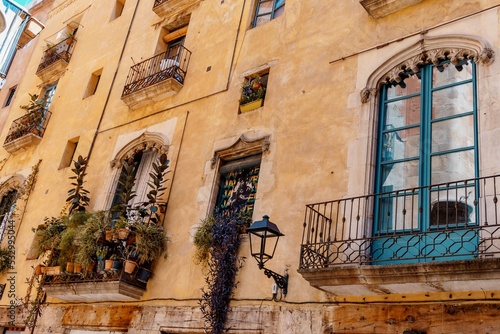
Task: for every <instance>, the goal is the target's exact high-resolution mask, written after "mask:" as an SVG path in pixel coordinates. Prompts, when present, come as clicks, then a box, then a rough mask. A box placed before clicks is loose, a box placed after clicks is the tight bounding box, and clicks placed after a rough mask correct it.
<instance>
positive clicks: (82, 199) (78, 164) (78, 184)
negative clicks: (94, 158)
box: [66, 155, 90, 214]
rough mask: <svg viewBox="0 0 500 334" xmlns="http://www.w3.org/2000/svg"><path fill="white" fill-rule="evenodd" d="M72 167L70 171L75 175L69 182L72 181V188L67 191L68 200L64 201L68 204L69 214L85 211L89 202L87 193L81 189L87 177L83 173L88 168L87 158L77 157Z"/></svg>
mask: <svg viewBox="0 0 500 334" xmlns="http://www.w3.org/2000/svg"><path fill="white" fill-rule="evenodd" d="M74 166H75V168H73V169H71V170H72V171H73V173H74V174H75V175H74V176H71V177H70V179H71V180H74V182H72V183H71V185H72V186H74V188H72V189H70V190H68V198H67V199H66V202H68V203H70V206H69V209H68V211H69V214H71V213H72V212H74V211H85V210H86V207H87V206H88V205H89V202H90V198H89V196H88V195H89V192H88V190H86V189H85V188H84V187H83V184H84V183H85V181H84V178H85V175H87V173H85V171H86V169H87V166H88V158H84V157H82V156H81V155H80V156H78V159H77V160H75V161H74Z"/></svg>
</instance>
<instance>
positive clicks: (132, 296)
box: [43, 281, 144, 301]
mask: <svg viewBox="0 0 500 334" xmlns="http://www.w3.org/2000/svg"><path fill="white" fill-rule="evenodd" d="M43 289H44V290H45V292H46V293H47V295H48V296H49V297H53V298H58V299H62V300H70V301H133V300H139V299H140V298H141V297H142V295H143V294H144V290H143V289H141V288H139V287H136V286H133V285H130V284H127V283H125V282H121V281H111V282H86V283H85V282H83V283H58V284H45V285H44V287H43Z"/></svg>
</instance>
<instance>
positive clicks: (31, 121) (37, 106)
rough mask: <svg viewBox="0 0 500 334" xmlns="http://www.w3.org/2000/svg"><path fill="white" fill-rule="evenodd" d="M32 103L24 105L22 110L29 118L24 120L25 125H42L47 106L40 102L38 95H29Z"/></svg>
mask: <svg viewBox="0 0 500 334" xmlns="http://www.w3.org/2000/svg"><path fill="white" fill-rule="evenodd" d="M29 96H30V101H29V102H28V104H25V105H22V106H21V109H23V110H24V111H25V112H26V115H27V117H26V118H24V119H23V121H24V122H26V124H25V125H40V124H41V123H42V120H43V116H44V114H45V106H44V103H43V101H42V100H38V95H37V94H29Z"/></svg>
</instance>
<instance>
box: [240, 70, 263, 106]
mask: <svg viewBox="0 0 500 334" xmlns="http://www.w3.org/2000/svg"><path fill="white" fill-rule="evenodd" d="M268 78H269V72H268V71H264V72H260V73H255V74H253V75H251V76H249V77H246V78H245V81H244V83H243V86H242V88H241V97H240V114H241V113H245V112H247V111H252V110H255V109H258V108H260V107H262V106H263V105H264V99H265V97H266V90H267V81H268Z"/></svg>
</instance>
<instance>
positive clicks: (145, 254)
mask: <svg viewBox="0 0 500 334" xmlns="http://www.w3.org/2000/svg"><path fill="white" fill-rule="evenodd" d="M135 234H136V240H135V251H136V252H137V260H138V262H139V264H144V263H147V262H152V261H154V260H155V259H156V258H158V257H159V256H160V255H161V254H162V253H163V252H164V251H165V249H166V247H167V238H166V237H165V232H164V230H163V227H162V226H158V225H155V224H148V223H145V224H138V225H136V227H135Z"/></svg>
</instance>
